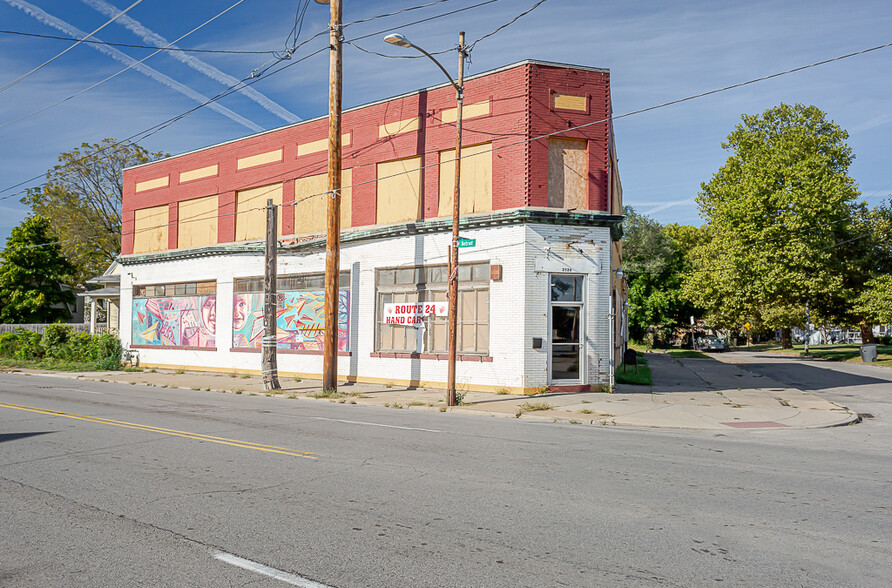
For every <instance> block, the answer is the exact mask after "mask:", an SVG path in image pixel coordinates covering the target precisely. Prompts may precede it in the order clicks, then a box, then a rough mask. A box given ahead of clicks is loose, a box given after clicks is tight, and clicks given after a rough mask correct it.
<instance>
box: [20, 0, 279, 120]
mask: <svg viewBox="0 0 892 588" xmlns="http://www.w3.org/2000/svg"><path fill="white" fill-rule="evenodd" d="M4 1H5V2H6V3H7V4H9V5H10V6H12V7H14V8H18V9H19V10H21V11H22V12H24V13H25V14H27V15H28V16H32V17H34V18H35V19H37V20H38V21H40V22H42V23H43V24H45V25H48V26H51V27H53V28H55V29H57V30H60V31H62V32H64V33H66V34H68V35H70V36H72V37H78V38H82V37H84V36H85V35H86V33H85V32H84V31H82V30H80V29H78V28H77V27H75V26H73V25H71V24H69V23H67V22H65V21H64V20H61V19H59V18H56V17H55V16H52V15H50V14H47V13H46V12H44V11H43V10H41V9H40V8H38V7H36V6H34V5H33V4H31V3H29V2H25V1H24V0H4ZM93 39H95V40H97V41H99V39H98V38H96V37H95V36H94V37H93ZM89 47H92V48H93V49H95V50H97V51H99V52H100V53H105V54H106V55H108V56H109V57H111V58H112V59H114V60H116V61H119V62H121V63H124V64H126V65H128V66H132V67H133V69H135V70H136V71H138V72H139V73H141V74H143V75H144V76H147V77H150V78H152V79H153V80H155V81H156V82H158V83H160V84H163V85H165V86H167V87H168V88H170V89H172V90H175V91H177V92H179V93H181V94H183V95H184V96H187V97H189V98H191V99H192V100H195V101H196V102H198V103H199V104H204V103H205V102H208V101H209V100H210V98H208V97H207V96H204V95H203V94H200V93H199V92H196V91H195V90H193V89H192V88H190V87H188V86H186V85H185V84H181V83H180V82H178V81H176V80H174V79H173V78H170V77H168V76H166V75H164V74H163V73H161V72H159V71H158V70H156V69H152V68H151V67H149V66H147V65H144V64H141V63H137V62H136V60H135V59H133V58H132V57H130V56H129V55H127V54H126V53H123V52H121V51H119V50H117V49H115V48H114V47H109V46H107V45H96V44H90V45H89ZM208 107H209V108H212V109H213V110H216V111H217V112H219V113H220V114H222V115H223V116H225V117H226V118H228V119H230V120H232V121H235V122H237V123H239V124H240V125H242V126H245V127H247V128H249V129H251V130H252V131H262V130H263V127H261V126H260V125H258V124H256V123H254V122H252V121H250V120H248V119H246V118H245V117H243V116H241V115H240V114H237V113H235V112H233V111H232V110H230V109H228V108H226V107H225V106H222V105H220V104H218V103H217V102H211V103H210V104H208Z"/></svg>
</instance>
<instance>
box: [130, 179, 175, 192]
mask: <svg viewBox="0 0 892 588" xmlns="http://www.w3.org/2000/svg"><path fill="white" fill-rule="evenodd" d="M168 185H170V177H169V176H164V177H163V178H155V179H153V180H146V181H145V182H137V183H136V191H137V192H145V191H146V190H152V189H154V188H166V187H167V186H168Z"/></svg>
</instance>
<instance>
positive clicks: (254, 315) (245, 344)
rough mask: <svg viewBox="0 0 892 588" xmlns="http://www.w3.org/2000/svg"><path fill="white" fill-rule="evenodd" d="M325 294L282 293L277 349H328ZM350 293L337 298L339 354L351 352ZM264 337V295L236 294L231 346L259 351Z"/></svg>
mask: <svg viewBox="0 0 892 588" xmlns="http://www.w3.org/2000/svg"><path fill="white" fill-rule="evenodd" d="M324 299H325V293H324V292H320V291H302V292H279V294H278V304H277V305H276V306H277V308H276V347H277V348H278V349H301V350H312V351H320V350H322V349H323V348H324V347H325V344H324V342H323V333H324V329H325V309H324V306H323V303H324ZM349 315H350V292H349V291H348V290H341V291H340V295H339V296H338V350H339V351H347V349H348V338H349V337H348V335H349V332H348V326H347V325H348V322H347V319H348V317H349ZM262 337H263V294H236V295H235V296H234V297H233V301H232V346H233V347H236V348H241V349H260V343H261V338H262Z"/></svg>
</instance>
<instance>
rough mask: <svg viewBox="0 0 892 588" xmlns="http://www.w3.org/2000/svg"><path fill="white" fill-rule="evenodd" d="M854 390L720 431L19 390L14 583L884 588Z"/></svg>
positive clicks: (887, 434)
mask: <svg viewBox="0 0 892 588" xmlns="http://www.w3.org/2000/svg"><path fill="white" fill-rule="evenodd" d="M741 359H743V358H741ZM770 363H771V362H755V363H754V364H753V365H754V366H756V367H753V368H752V369H753V370H754V371H755V370H766V373H768V372H769V371H771V370H778V371H779V372H783V371H784V369H785V368H784V367H783V366H782V365H781V366H777V365H769V364H770ZM795 365H799V364H795ZM747 369H749V367H748V368H747ZM815 369H817V368H815ZM820 369H824V368H820ZM771 377H772V378H777V377H778V376H777V374H776V373H775V372H772V375H771ZM785 377H786V376H785ZM797 377H798V374H797ZM854 377H858V378H866V379H867V380H870V382H867V383H865V382H863V381H861V383H860V384H859V385H856V386H848V387H846V386H844V387H843V388H841V389H840V388H839V387H833V388H825V389H824V390H825V391H828V393H830V394H846V393H852V394H855V395H857V402H858V403H859V404H861V405H863V406H869V407H871V410H874V411H875V412H876V413H877V414H875V417H876V418H874V419H869V420H866V421H864V422H863V423H862V424H859V425H855V426H849V427H840V428H836V429H820V430H796V431H789V430H777V429H775V430H761V431H752V430H742V431H730V432H723V433H715V432H697V431H671V430H632V429H625V430H623V429H618V428H609V427H591V426H581V425H560V424H551V423H535V422H522V421H516V420H508V419H497V418H485V417H479V416H473V415H460V414H443V413H439V412H433V413H425V412H416V411H401V410H394V409H385V408H378V407H368V406H365V407H364V406H358V405H350V404H328V403H320V402H316V401H300V400H288V399H283V398H266V397H249V396H245V395H241V396H235V395H231V394H216V393H210V392H201V391H195V392H189V391H183V390H170V389H159V388H148V387H143V386H127V385H118V384H109V383H105V384H103V383H87V382H79V381H72V380H64V379H58V378H47V377H27V376H21V375H15V374H2V375H0V496H2V499H0V529H2V533H0V585H2V586H131V585H152V586H185V585H189V586H227V585H235V586H243V585H248V584H250V585H252V586H286V585H288V582H290V583H292V584H296V585H304V586H312V585H314V584H312V583H310V582H317V583H319V584H321V585H324V586H543V585H544V586H562V585H564V586H603V585H611V586H612V585H619V586H623V585H629V586H642V585H643V586H649V585H670V586H672V585H675V586H703V585H721V586H726V585H739V586H743V585H745V586H754V585H783V586H788V585H808V586H884V585H888V579H889V578H890V577H892V549H890V541H889V529H890V528H892V524H890V523H892V520H890V519H892V516H890V515H892V490H890V488H892V485H890V482H892V460H890V447H892V444H890V441H892V431H890V427H889V425H888V422H889V421H888V419H889V416H890V415H889V412H888V410H887V407H888V400H887V398H886V397H888V396H889V395H892V391H890V387H889V386H884V385H883V384H882V379H880V378H875V377H873V376H870V375H868V376H864V375H861V374H855V376H854ZM799 379H800V380H802V378H799ZM817 380H820V381H824V382H826V381H827V380H826V377H825V378H817ZM873 380H879V382H874V381H873ZM816 392H817V393H819V394H821V395H823V394H824V392H822V391H816ZM853 398H854V397H853ZM831 399H832V398H831ZM857 410H861V409H857ZM53 411H55V412H53ZM234 556H238V557H240V558H243V559H244V560H246V561H247V562H248V563H243V564H242V565H245V566H247V567H249V568H251V567H252V566H253V568H254V569H244V568H242V567H237V566H236V565H233V563H232V562H233V561H235V560H233V559H232V558H233V557H234ZM251 562H254V563H253V564H252V563H251ZM257 564H259V565H263V566H267V567H266V568H262V569H258V566H257ZM264 574H279V578H278V579H275V578H272V577H270V576H269V575H264Z"/></svg>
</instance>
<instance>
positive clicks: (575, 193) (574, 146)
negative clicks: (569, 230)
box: [548, 137, 588, 210]
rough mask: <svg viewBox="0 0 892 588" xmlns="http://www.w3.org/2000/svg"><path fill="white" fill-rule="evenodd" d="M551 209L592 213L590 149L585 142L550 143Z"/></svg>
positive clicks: (556, 140) (552, 140)
mask: <svg viewBox="0 0 892 588" xmlns="http://www.w3.org/2000/svg"><path fill="white" fill-rule="evenodd" d="M548 206H549V207H552V208H578V209H582V210H587V209H588V149H587V144H586V141H585V139H568V138H565V137H552V138H550V139H549V141H548Z"/></svg>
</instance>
